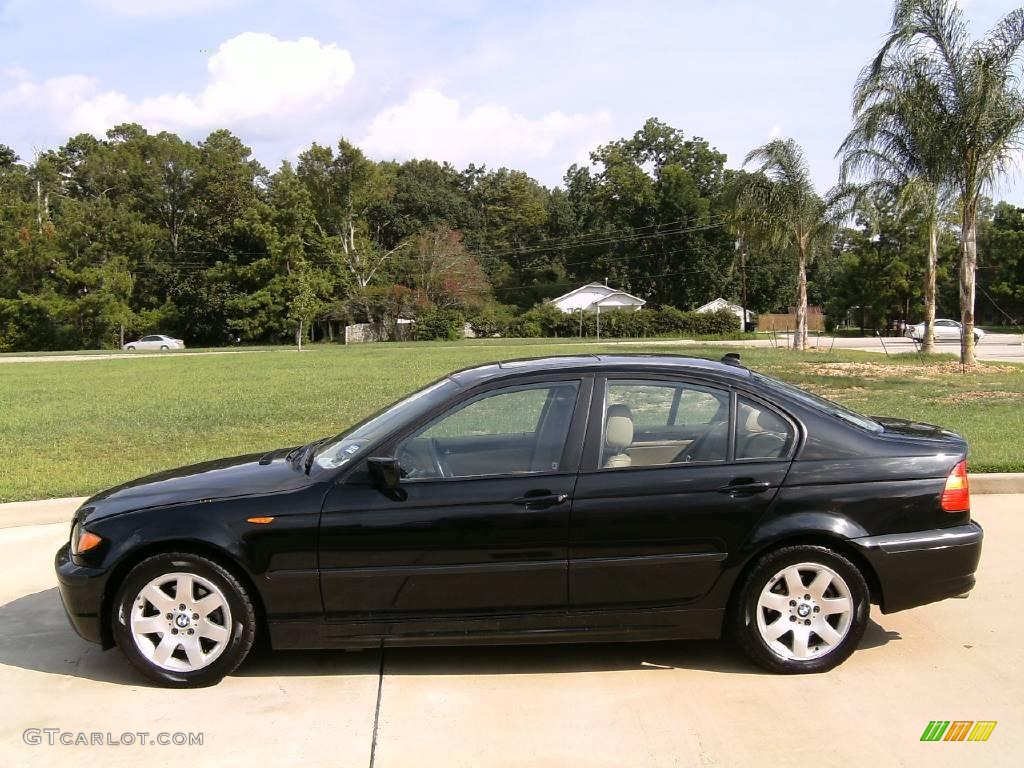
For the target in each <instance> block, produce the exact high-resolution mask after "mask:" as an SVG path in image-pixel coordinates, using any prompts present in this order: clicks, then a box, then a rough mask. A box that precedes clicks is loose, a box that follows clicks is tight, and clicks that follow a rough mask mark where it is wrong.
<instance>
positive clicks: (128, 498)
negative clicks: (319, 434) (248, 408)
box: [82, 450, 310, 520]
mask: <svg viewBox="0 0 1024 768" xmlns="http://www.w3.org/2000/svg"><path fill="white" fill-rule="evenodd" d="M284 455H285V452H284V451H283V450H282V451H277V452H274V453H271V454H265V455H264V454H261V453H253V454H247V455H245V456H235V457H232V458H227V459H215V460H213V461H205V462H202V463H200V464H192V465H190V466H187V467H179V468H177V469H170V470H167V471H164V472H157V473H155V474H152V475H147V476H145V477H140V478H139V479H137V480H132V481H131V482H128V483H124V484H123V485H119V486H117V487H115V488H110V489H108V490H106V491H101V492H100V493H97V494H96V495H95V496H93V497H92V498H90V499H88V500H87V501H86V502H85V504H83V505H82V507H83V508H84V507H93V509H92V510H91V511H90V512H89V513H88V515H87V517H86V519H88V520H97V519H100V518H103V517H110V516H111V515H118V514H121V513H123V512H133V511H135V510H139V509H146V508H147V507H162V506H166V505H169V504H183V503H186V502H192V501H199V500H200V499H224V498H228V497H231V496H259V495H261V494H266V493H273V492H276V491H286V490H293V489H296V488H302V487H304V486H306V485H308V484H309V482H310V479H309V477H307V476H306V474H305V473H304V472H303V470H302V467H301V466H299V465H297V464H295V463H293V462H287V461H285V460H284Z"/></svg>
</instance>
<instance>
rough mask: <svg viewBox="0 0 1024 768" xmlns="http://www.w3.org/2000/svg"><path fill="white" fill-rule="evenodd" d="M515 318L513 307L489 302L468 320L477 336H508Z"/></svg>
mask: <svg viewBox="0 0 1024 768" xmlns="http://www.w3.org/2000/svg"><path fill="white" fill-rule="evenodd" d="M515 319H516V318H515V314H514V313H513V309H512V307H509V306H507V305H505V304H488V305H486V306H484V307H481V308H480V309H478V310H477V311H476V312H474V313H473V314H472V315H470V316H469V317H467V318H466V321H467V322H468V323H469V325H470V327H471V328H472V329H473V333H475V334H476V335H477V336H494V335H495V334H497V335H499V336H507V335H509V327H510V326H511V324H512V323H513V322H514V321H515Z"/></svg>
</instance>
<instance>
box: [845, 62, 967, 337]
mask: <svg viewBox="0 0 1024 768" xmlns="http://www.w3.org/2000/svg"><path fill="white" fill-rule="evenodd" d="M949 138H950V137H949V135H948V134H947V132H946V130H945V126H944V125H943V119H942V112H941V103H940V99H939V94H938V91H937V89H936V87H935V85H934V83H932V82H931V81H930V80H929V78H928V76H927V73H926V72H924V71H922V70H920V69H915V68H913V67H908V66H907V65H906V63H904V62H901V63H899V64H896V65H892V64H890V65H886V66H883V67H881V68H879V69H878V70H877V71H876V70H873V69H872V68H868V69H866V70H865V71H864V72H863V73H862V75H861V78H860V80H859V81H858V83H857V86H856V88H855V90H854V126H853V128H852V129H851V130H850V133H849V134H848V135H847V136H846V139H845V140H844V141H843V143H842V145H841V146H840V148H839V151H838V152H837V153H836V154H837V156H839V155H841V156H842V167H841V171H840V176H841V183H845V182H847V180H848V179H850V178H852V177H861V178H867V179H868V183H869V186H870V187H872V188H873V189H874V190H876V191H880V192H882V193H883V194H890V195H892V196H893V197H895V198H896V200H897V201H898V203H899V207H900V208H901V209H902V210H904V211H915V212H917V213H919V215H920V216H921V218H922V219H923V221H924V223H925V227H926V229H927V232H928V236H927V247H926V255H925V277H924V325H925V333H924V338H923V344H922V348H923V350H924V351H925V352H933V351H934V349H935V299H936V272H937V268H938V258H939V228H940V225H941V222H942V219H943V217H944V215H945V214H946V213H947V212H948V211H949V210H950V207H951V203H952V194H951V188H950V186H949V184H948V183H947V178H948V170H949V169H948V158H949V143H950V142H949Z"/></svg>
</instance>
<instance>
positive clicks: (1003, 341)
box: [739, 333, 1024, 363]
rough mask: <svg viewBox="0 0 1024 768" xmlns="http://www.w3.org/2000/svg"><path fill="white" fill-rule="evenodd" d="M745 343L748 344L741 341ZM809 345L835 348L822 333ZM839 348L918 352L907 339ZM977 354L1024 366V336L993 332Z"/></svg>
mask: <svg viewBox="0 0 1024 768" xmlns="http://www.w3.org/2000/svg"><path fill="white" fill-rule="evenodd" d="M739 343H744V342H739ZM746 343H748V344H750V345H752V346H759V347H767V346H772V345H773V343H774V342H773V341H771V340H767V339H758V340H757V341H755V342H746ZM779 343H780V344H782V345H785V343H786V342H785V339H784V337H782V336H780V337H779ZM809 343H810V344H811V345H812V346H818V347H820V348H822V349H832V348H833V342H832V337H831V336H826V335H825V334H822V335H821V336H820V337H819V336H818V335H817V334H811V335H810V339H809ZM834 348H835V349H856V350H861V351H864V352H882V353H888V354H890V355H896V354H900V353H906V352H914V351H916V347H915V345H914V342H913V341H912V340H910V339H908V338H905V337H883V338H881V339H879V338H878V337H874V338H872V337H870V336H867V337H861V338H841V337H838V336H837V337H836V339H835V344H834ZM976 350H977V352H976V354H977V356H978V359H979V360H985V361H988V362H1011V363H1024V335H1012V334H1009V333H990V334H988V335H987V336H985V338H984V339H982V340H981V343H980V344H978V345H977V347H976ZM935 351H936V352H947V353H949V354H951V355H959V354H960V343H959V342H958V341H940V342H939V343H938V344H937V345H936V348H935Z"/></svg>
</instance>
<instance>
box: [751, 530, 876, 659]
mask: <svg viewBox="0 0 1024 768" xmlns="http://www.w3.org/2000/svg"><path fill="white" fill-rule="evenodd" d="M870 607H871V598H870V593H869V592H868V586H867V583H866V582H865V580H864V576H863V574H861V572H860V571H859V570H858V569H857V567H856V566H855V565H854V564H853V563H851V562H850V561H849V560H847V559H846V558H845V557H843V556H842V555H840V554H838V553H836V552H833V551H832V550H830V549H827V548H825V547H820V546H806V545H800V546H791V547H783V548H781V549H777V550H775V551H774V552H770V553H768V554H767V555H765V556H764V557H763V558H761V560H760V561H758V563H757V564H756V565H755V566H754V568H753V569H752V570H751V571H750V573H749V574H748V576H747V578H746V579H745V581H744V583H743V584H742V586H741V587H740V592H739V595H738V599H737V600H736V601H735V609H734V614H733V617H732V621H733V630H734V633H735V636H736V639H737V641H738V643H739V645H740V647H741V648H742V649H743V650H744V651H745V652H746V653H747V655H749V656H750V657H751V658H752V659H753V660H754V661H756V662H757V663H758V664H760V665H761V666H763V667H765V668H767V669H769V670H771V671H773V672H782V673H787V674H799V673H806V672H825V671H827V670H830V669H832V668H833V667H836V666H838V665H839V664H841V663H842V662H843V661H845V660H846V659H847V658H848V657H849V656H850V654H851V653H853V651H854V650H855V649H856V647H857V645H858V644H859V643H860V639H861V637H862V636H863V634H864V629H865V628H866V627H867V621H868V612H869V610H870Z"/></svg>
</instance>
